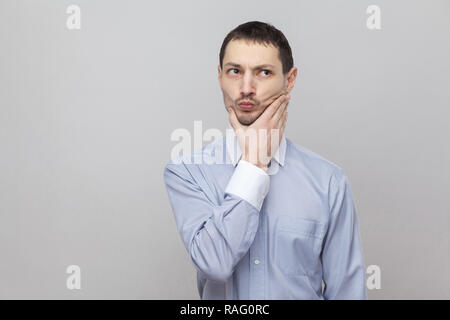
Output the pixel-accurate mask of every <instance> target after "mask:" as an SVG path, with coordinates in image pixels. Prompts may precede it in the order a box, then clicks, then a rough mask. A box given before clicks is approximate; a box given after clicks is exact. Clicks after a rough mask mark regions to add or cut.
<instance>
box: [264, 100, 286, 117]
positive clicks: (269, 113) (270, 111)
mask: <svg viewBox="0 0 450 320" xmlns="http://www.w3.org/2000/svg"><path fill="white" fill-rule="evenodd" d="M285 99H286V95H284V94H283V95H281V96H279V97H278V98H277V99H276V100H275V101H274V102H272V103H271V104H270V106H268V107H267V109H266V110H264V115H265V116H266V117H267V118H268V119H271V118H272V117H273V115H274V114H275V112H276V111H277V110H278V108H279V107H280V106H281V104H282V103H283V102H284V101H285Z"/></svg>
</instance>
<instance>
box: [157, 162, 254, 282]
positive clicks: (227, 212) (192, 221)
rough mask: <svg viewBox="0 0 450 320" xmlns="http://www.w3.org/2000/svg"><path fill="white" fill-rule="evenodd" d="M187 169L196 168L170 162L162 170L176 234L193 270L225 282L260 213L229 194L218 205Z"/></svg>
mask: <svg viewBox="0 0 450 320" xmlns="http://www.w3.org/2000/svg"><path fill="white" fill-rule="evenodd" d="M190 170H195V169H193V168H191V167H188V166H187V165H185V164H183V163H181V164H173V163H169V164H167V165H166V167H165V169H164V181H165V184H166V189H167V192H168V195H169V199H170V203H171V206H172V209H173V213H174V215H175V220H176V223H177V227H178V231H179V232H180V235H181V238H182V240H183V242H184V245H185V247H186V249H187V251H188V253H189V257H190V259H191V261H192V263H193V264H194V266H195V267H196V269H197V270H198V271H199V272H201V273H203V274H204V275H205V277H206V278H208V279H211V280H215V281H220V282H225V281H226V280H227V279H228V278H229V277H230V276H231V275H232V274H233V272H234V268H235V266H236V265H237V263H238V262H239V261H240V260H241V259H242V257H243V256H244V255H245V254H246V253H247V251H248V249H249V248H250V246H251V244H252V243H253V240H254V238H255V235H256V231H257V229H258V224H259V210H258V209H257V208H256V207H255V206H254V205H253V204H251V203H250V202H248V201H246V200H245V199H243V198H241V197H239V196H238V195H234V194H229V193H224V195H223V201H222V202H221V203H220V204H217V203H216V201H215V200H213V196H211V192H208V190H203V189H202V187H201V186H200V185H203V186H204V187H205V186H206V184H200V183H198V182H197V181H196V179H195V178H194V176H196V175H193V174H192V172H190ZM240 174H241V173H239V175H240ZM233 177H234V175H233ZM232 179H233V178H232ZM239 194H240V193H239Z"/></svg>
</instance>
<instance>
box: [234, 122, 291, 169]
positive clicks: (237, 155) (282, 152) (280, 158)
mask: <svg viewBox="0 0 450 320" xmlns="http://www.w3.org/2000/svg"><path fill="white" fill-rule="evenodd" d="M226 148H227V154H228V157H229V159H230V160H231V163H233V165H234V166H236V164H237V163H238V162H239V160H240V159H241V156H242V151H241V148H240V146H239V143H238V141H237V137H236V134H235V132H234V129H233V127H232V126H231V124H229V123H228V125H227V130H226ZM285 156H286V135H285V133H284V132H283V136H282V137H281V142H280V146H279V147H278V149H277V151H276V152H275V154H274V156H273V159H275V160H276V161H277V162H278V163H279V164H280V165H281V166H284V159H285ZM271 161H272V160H271Z"/></svg>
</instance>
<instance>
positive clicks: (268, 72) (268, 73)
mask: <svg viewBox="0 0 450 320" xmlns="http://www.w3.org/2000/svg"><path fill="white" fill-rule="evenodd" d="M264 71H265V72H267V74H266V76H268V75H270V74H272V71H270V70H262V71H261V72H264Z"/></svg>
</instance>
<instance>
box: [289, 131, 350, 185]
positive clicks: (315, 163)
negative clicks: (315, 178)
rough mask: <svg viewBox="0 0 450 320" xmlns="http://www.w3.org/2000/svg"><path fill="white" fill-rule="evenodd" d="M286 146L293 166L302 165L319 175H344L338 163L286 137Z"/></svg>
mask: <svg viewBox="0 0 450 320" xmlns="http://www.w3.org/2000/svg"><path fill="white" fill-rule="evenodd" d="M286 147H287V152H289V161H290V162H291V163H292V164H293V165H294V166H302V167H304V168H305V169H307V170H308V171H309V172H311V173H313V174H315V175H320V176H327V177H331V176H332V175H335V176H342V175H345V173H344V170H343V169H342V168H341V167H340V166H339V165H338V164H336V163H334V162H332V161H330V160H328V159H326V158H325V157H324V156H322V155H320V154H318V153H316V152H314V151H312V150H310V149H308V148H306V147H304V146H302V145H300V144H297V143H295V142H293V141H292V140H290V139H287V138H286Z"/></svg>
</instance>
